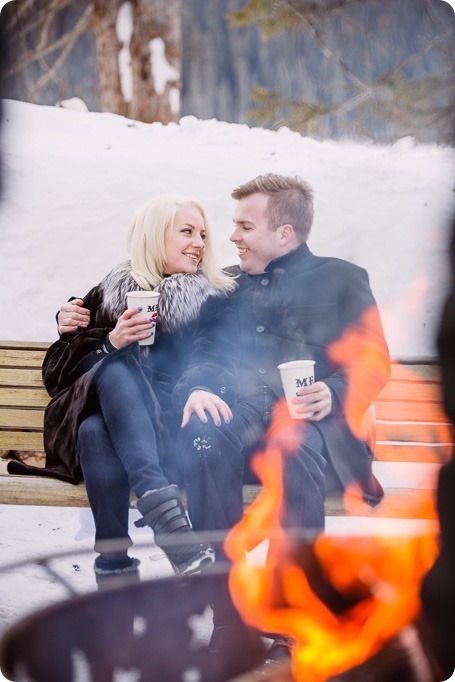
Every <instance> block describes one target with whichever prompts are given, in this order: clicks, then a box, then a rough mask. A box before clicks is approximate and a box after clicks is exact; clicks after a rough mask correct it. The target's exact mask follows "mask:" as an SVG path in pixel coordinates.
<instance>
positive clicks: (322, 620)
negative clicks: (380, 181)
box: [225, 309, 437, 682]
mask: <svg viewBox="0 0 455 682" xmlns="http://www.w3.org/2000/svg"><path fill="white" fill-rule="evenodd" d="M378 324H379V325H380V322H379V318H378V312H377V310H376V309H371V310H368V311H367V312H366V313H365V315H364V316H363V318H362V320H361V321H360V322H359V325H357V326H355V327H352V328H350V329H349V330H347V331H346V333H345V334H344V335H343V336H342V337H341V338H340V339H339V340H338V341H336V342H335V343H334V344H333V345H332V346H331V348H330V350H329V357H330V359H331V360H332V361H334V362H335V363H337V364H340V365H342V366H343V367H345V368H346V373H347V379H348V390H347V393H346V398H345V406H344V407H345V410H344V412H345V414H346V415H347V417H346V418H347V420H348V424H349V427H350V428H351V430H352V431H353V433H354V434H356V435H358V436H360V435H361V434H362V433H364V431H362V428H364V424H362V422H363V421H364V416H365V412H366V410H367V408H368V406H369V404H370V403H371V398H372V391H373V393H374V390H375V389H374V387H375V386H377V390H378V391H380V390H381V388H382V386H383V385H384V383H386V382H387V379H388V376H389V363H388V356H387V352H386V349H385V348H384V344H383V340H382V338H381V336H380V335H378V334H377V333H376V331H375V330H377V329H378ZM295 433H296V430H295V422H294V421H293V420H292V419H291V418H290V416H289V413H288V410H287V406H286V403H285V402H284V401H281V402H280V403H278V404H277V405H276V408H275V412H274V417H273V421H272V424H271V425H270V427H269V430H268V432H267V434H266V442H267V447H266V449H265V451H264V452H262V453H258V454H256V456H255V459H254V468H255V471H256V473H257V474H258V476H259V478H260V479H261V481H262V484H263V486H262V490H261V493H260V494H259V496H258V497H257V498H256V500H255V501H254V502H253V503H252V505H251V506H250V508H249V510H248V513H247V514H246V515H245V516H244V518H243V519H242V520H241V521H240V522H239V523H238V524H237V525H236V526H235V527H234V528H233V529H232V530H231V532H230V533H229V535H228V537H227V539H226V542H225V550H226V553H227V555H228V556H229V557H230V558H231V559H232V560H233V562H234V565H233V568H232V570H231V574H230V589H231V594H232V598H233V600H234V603H235V605H236V607H237V608H238V610H239V612H240V613H241V615H242V617H243V618H244V620H245V621H246V622H248V623H249V624H251V625H253V626H255V627H257V628H259V629H260V630H262V631H263V632H276V633H281V634H283V635H288V636H290V637H292V638H293V639H294V641H295V645H294V647H293V675H294V678H295V679H296V681H297V682H300V681H302V682H303V681H305V682H323V681H324V680H328V679H329V678H330V677H332V676H334V675H337V674H340V673H342V672H344V671H346V670H348V669H349V668H351V667H354V666H357V665H360V664H361V663H363V662H364V661H365V660H366V659H367V658H369V657H370V656H372V655H374V654H375V653H377V652H378V651H379V650H380V649H381V648H382V646H383V645H384V644H385V643H386V642H387V641H389V640H390V639H391V638H392V637H393V636H394V635H396V634H397V633H398V632H399V631H400V630H401V629H402V628H403V627H404V626H406V625H407V624H408V623H410V622H412V621H413V620H414V619H415V618H416V616H417V615H418V613H419V610H420V599H419V592H420V584H421V581H422V579H423V576H424V575H425V574H426V573H427V572H428V570H429V568H430V567H431V566H432V564H433V563H434V560H435V558H436V555H437V540H436V536H435V533H434V524H432V523H430V522H428V530H427V531H425V532H421V534H419V535H415V536H411V537H402V536H400V537H399V536H387V537H383V536H370V537H358V536H357V537H355V536H352V537H343V538H340V537H328V536H326V535H324V534H321V535H319V536H318V537H317V538H316V539H315V540H313V541H311V542H310V541H308V540H306V541H302V540H300V541H296V540H295V539H292V538H291V537H289V535H288V533H287V532H286V530H285V529H283V528H282V524H281V519H282V512H283V495H282V492H283V491H282V469H283V461H284V458H285V457H286V456H292V455H293V453H294V452H295V451H296V449H297V448H296V442H295V437H296V436H295ZM360 497H361V494H360V491H359V490H358V489H356V488H355V486H353V487H352V488H351V489H350V490H349V491H348V492H347V494H346V498H345V503H346V506H347V508H348V511H349V510H350V511H352V512H354V513H355V512H356V511H357V506H356V505H359V504H360ZM361 504H362V516H363V515H365V510H366V509H368V507H367V505H366V504H365V503H364V502H363V501H362V503H361ZM382 504H384V503H382ZM373 513H374V512H373ZM429 513H430V512H429V510H426V511H425V514H429ZM414 518H416V517H414ZM426 518H434V513H433V512H432V514H431V516H430V517H429V516H426ZM266 538H270V545H269V550H268V554H267V559H266V561H265V563H264V564H263V565H258V564H257V563H253V562H251V561H248V559H247V556H246V553H247V552H248V551H251V550H252V549H253V548H254V547H256V546H257V545H258V544H259V543H261V542H262V541H263V540H265V539H266Z"/></svg>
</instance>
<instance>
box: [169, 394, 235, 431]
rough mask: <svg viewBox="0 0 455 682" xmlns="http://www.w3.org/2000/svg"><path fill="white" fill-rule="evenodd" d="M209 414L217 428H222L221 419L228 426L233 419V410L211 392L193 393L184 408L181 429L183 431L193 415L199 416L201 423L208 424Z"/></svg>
mask: <svg viewBox="0 0 455 682" xmlns="http://www.w3.org/2000/svg"><path fill="white" fill-rule="evenodd" d="M206 410H207V412H208V413H209V414H210V415H211V417H212V419H213V421H214V423H215V424H216V426H221V418H223V419H224V421H225V423H226V424H229V422H230V421H231V419H232V412H231V408H230V407H229V405H228V404H227V403H225V402H224V400H222V399H221V398H220V397H219V396H217V395H216V394H215V393H210V392H209V391H202V390H199V389H198V390H196V391H193V392H192V393H191V395H190V397H189V398H188V400H187V401H186V404H185V407H184V408H183V417H182V424H181V428H182V429H183V428H184V427H185V426H186V425H187V424H188V422H189V421H190V417H191V415H192V414H193V413H194V414H197V416H198V417H199V419H200V420H201V422H204V424H205V423H206V422H207V415H206V413H205V412H206Z"/></svg>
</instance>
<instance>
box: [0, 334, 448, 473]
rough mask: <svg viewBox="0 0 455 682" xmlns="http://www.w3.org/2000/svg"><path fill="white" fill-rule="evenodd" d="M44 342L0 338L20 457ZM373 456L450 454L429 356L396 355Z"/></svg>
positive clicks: (38, 399) (4, 402)
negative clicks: (408, 358) (399, 356)
mask: <svg viewBox="0 0 455 682" xmlns="http://www.w3.org/2000/svg"><path fill="white" fill-rule="evenodd" d="M48 346H49V344H48V343H32V342H14V341H0V450H9V451H10V450H14V451H20V452H21V453H23V454H22V456H24V455H26V454H27V453H34V452H36V451H42V450H43V417H44V408H45V406H46V405H47V403H48V401H49V395H48V393H47V392H46V390H45V388H44V386H43V383H42V378H41V365H42V361H43V358H44V355H45V352H46V349H47V348H48ZM375 408H376V420H377V423H376V455H377V458H378V459H379V460H382V461H397V462H407V461H412V462H443V461H447V459H448V458H449V457H450V453H451V450H452V444H453V442H454V437H453V429H452V426H451V425H450V423H449V420H448V419H447V417H446V415H445V413H444V409H443V406H442V394H441V381H440V372H439V367H438V364H437V361H436V360H435V359H434V358H421V359H418V360H401V361H399V360H396V361H394V362H393V365H392V376H391V379H390V381H389V383H388V384H387V386H386V387H385V388H384V390H383V391H382V392H381V394H380V395H379V396H378V399H377V400H376V401H375Z"/></svg>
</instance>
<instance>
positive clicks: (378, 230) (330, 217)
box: [0, 101, 455, 357]
mask: <svg viewBox="0 0 455 682" xmlns="http://www.w3.org/2000/svg"><path fill="white" fill-rule="evenodd" d="M2 146H3V164H4V170H5V185H6V187H5V191H4V197H3V202H2V205H1V211H0V271H1V273H2V278H3V282H5V283H7V285H8V290H7V289H6V288H5V287H3V288H2V312H3V315H2V321H1V323H0V338H5V339H23V340H35V341H51V340H53V339H55V336H56V330H55V321H54V315H55V312H56V310H57V309H58V308H59V307H60V305H61V303H62V302H64V301H66V300H67V299H68V298H69V296H71V295H84V294H85V293H87V292H88V290H89V289H90V288H91V287H92V286H94V285H95V284H97V283H98V282H99V281H100V279H101V278H102V277H103V276H104V275H105V274H106V273H107V272H108V271H109V269H110V268H111V267H112V266H113V265H114V264H115V263H117V262H119V261H121V260H122V259H124V258H125V257H126V249H125V237H126V232H127V227H128V224H129V220H130V218H131V216H132V214H133V213H134V212H135V210H136V209H137V208H138V207H139V206H140V205H141V204H143V203H144V202H145V201H147V200H148V199H149V198H150V197H152V196H156V195H159V194H163V193H169V192H174V193H176V194H185V195H189V196H192V197H194V198H196V199H198V200H199V201H200V202H201V203H202V205H203V206H204V207H205V208H206V210H207V213H208V216H209V220H210V222H211V225H212V227H213V229H214V233H215V245H216V250H217V253H218V256H219V261H220V263H221V264H222V265H228V264H231V263H235V262H236V260H237V259H236V253H235V248H234V246H233V245H232V244H231V243H230V242H229V235H230V234H231V232H232V213H233V207H234V201H233V200H232V199H231V198H230V192H231V190H232V189H233V188H234V187H236V186H237V185H238V184H240V183H241V182H243V181H246V180H248V179H251V178H253V177H254V176H256V175H258V174H260V173H264V172H268V171H272V172H277V173H283V174H289V175H291V174H299V175H301V176H302V177H304V178H305V179H306V180H308V181H309V182H310V184H311V185H312V186H313V187H314V190H315V195H316V199H315V222H314V226H313V230H312V234H311V236H310V240H309V245H310V247H311V248H312V250H313V251H315V252H316V253H318V254H320V255H332V256H339V257H341V258H345V259H347V260H350V261H352V262H355V263H357V264H359V265H362V266H364V267H365V268H366V269H367V270H368V272H369V275H370V279H371V284H372V288H373V291H374V293H375V295H376V298H377V301H378V304H379V307H380V310H381V314H382V317H383V322H384V327H385V331H386V336H387V339H388V341H389V345H390V349H391V352H392V354H393V355H394V356H399V357H403V356H406V357H409V356H421V355H434V354H435V348H434V337H435V329H436V326H437V324H438V322H439V315H440V308H441V300H442V297H443V295H444V292H445V291H446V289H447V261H446V248H447V242H448V230H449V227H450V225H451V218H452V216H453V215H455V214H454V199H453V191H452V190H453V186H452V179H453V177H454V171H455V150H454V149H453V148H451V147H446V148H444V147H438V146H435V145H429V146H422V145H416V144H414V142H413V140H412V139H410V138H405V139H402V140H400V141H399V142H397V143H396V144H394V145H392V146H381V145H373V144H372V145H362V144H358V143H356V142H352V141H346V142H332V141H325V142H318V141H315V140H313V139H311V138H308V137H302V136H301V135H299V134H298V133H296V132H292V131H290V130H289V129H286V128H283V129H280V130H279V131H277V132H275V131H270V130H265V129H262V128H249V127H248V126H246V125H238V124H230V123H225V122H221V121H216V120H210V121H200V120H197V119H196V118H194V117H185V118H183V119H181V122H180V123H179V124H169V125H167V126H164V125H162V124H160V123H153V124H146V123H140V122H135V121H132V120H130V119H126V118H123V117H120V116H116V115H114V114H106V113H104V114H100V113H86V112H79V111H71V110H65V109H59V108H55V107H44V106H38V105H32V104H27V103H23V102H13V101H6V103H5V116H4V124H3V131H2ZM11 291H14V296H11V295H10V293H9V292H11Z"/></svg>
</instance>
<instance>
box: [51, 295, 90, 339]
mask: <svg viewBox="0 0 455 682" xmlns="http://www.w3.org/2000/svg"><path fill="white" fill-rule="evenodd" d="M83 305H84V301H83V300H82V299H81V298H75V299H73V300H72V301H70V302H69V303H64V304H63V305H62V307H61V308H60V310H59V313H58V315H57V323H58V333H59V334H67V333H68V332H76V331H77V328H78V327H87V326H88V324H89V322H90V310H87V308H83V307H82V306H83Z"/></svg>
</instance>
